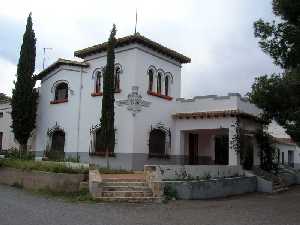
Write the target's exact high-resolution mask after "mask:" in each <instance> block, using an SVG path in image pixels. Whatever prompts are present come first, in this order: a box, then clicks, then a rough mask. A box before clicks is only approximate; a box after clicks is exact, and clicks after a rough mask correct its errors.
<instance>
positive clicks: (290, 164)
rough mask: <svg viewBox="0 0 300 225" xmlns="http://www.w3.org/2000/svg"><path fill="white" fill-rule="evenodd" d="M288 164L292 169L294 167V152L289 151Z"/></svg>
mask: <svg viewBox="0 0 300 225" xmlns="http://www.w3.org/2000/svg"><path fill="white" fill-rule="evenodd" d="M288 163H289V166H290V167H294V151H288Z"/></svg>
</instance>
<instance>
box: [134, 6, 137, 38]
mask: <svg viewBox="0 0 300 225" xmlns="http://www.w3.org/2000/svg"><path fill="white" fill-rule="evenodd" d="M136 27H137V9H136V10H135V26H134V34H136Z"/></svg>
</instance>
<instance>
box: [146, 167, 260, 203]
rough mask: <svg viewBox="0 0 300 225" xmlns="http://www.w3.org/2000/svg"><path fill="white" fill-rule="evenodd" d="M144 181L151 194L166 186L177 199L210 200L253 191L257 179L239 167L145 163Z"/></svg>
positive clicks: (159, 194) (162, 191)
mask: <svg viewBox="0 0 300 225" xmlns="http://www.w3.org/2000/svg"><path fill="white" fill-rule="evenodd" d="M144 172H145V175H146V182H147V184H148V185H149V187H150V188H151V189H152V191H153V194H154V196H155V197H162V196H163V195H164V189H165V187H166V186H169V187H170V188H171V189H173V190H175V191H176V193H177V198H178V199H210V198H219V197H226V196H230V195H238V194H243V193H248V192H255V191H256V188H257V179H256V177H255V176H250V175H249V176H245V175H246V174H245V171H244V170H243V169H242V168H241V167H240V166H219V165H218V166H214V165H209V166H207V165H197V166H190V165H183V166H181V165H175V166H173V165H168V166H165V165H159V166H158V165H157V166H145V167H144Z"/></svg>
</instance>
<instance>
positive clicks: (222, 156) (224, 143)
mask: <svg viewBox="0 0 300 225" xmlns="http://www.w3.org/2000/svg"><path fill="white" fill-rule="evenodd" d="M228 159H229V142H228V135H222V136H216V137H215V164H216V165H228V161H229V160H228Z"/></svg>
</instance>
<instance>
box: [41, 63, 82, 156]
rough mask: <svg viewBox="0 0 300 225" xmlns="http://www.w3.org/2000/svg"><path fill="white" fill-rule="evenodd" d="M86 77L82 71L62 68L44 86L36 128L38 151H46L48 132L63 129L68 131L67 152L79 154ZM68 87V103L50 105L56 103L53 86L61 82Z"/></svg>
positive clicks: (54, 72) (46, 79) (51, 75)
mask: <svg viewBox="0 0 300 225" xmlns="http://www.w3.org/2000/svg"><path fill="white" fill-rule="evenodd" d="M81 74H82V75H85V74H84V73H82V72H81V68H78V67H75V68H74V67H69V66H62V67H60V68H59V69H56V70H55V71H53V72H52V73H50V74H48V75H47V76H46V77H45V78H44V79H43V80H42V82H41V87H40V89H39V104H38V112H37V114H38V116H37V128H36V135H37V136H36V150H37V151H44V150H45V149H46V145H47V141H48V136H47V130H48V129H51V128H52V127H54V126H55V124H57V125H59V126H60V127H61V128H62V129H63V130H64V131H65V152H76V150H77V135H78V123H77V121H78V110H79V98H80V77H81ZM60 80H61V81H62V80H65V81H67V83H68V88H69V91H68V102H65V103H61V104H50V102H51V101H52V100H54V93H55V90H54V88H53V85H54V84H55V82H57V81H60Z"/></svg>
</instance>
